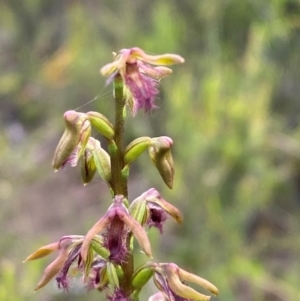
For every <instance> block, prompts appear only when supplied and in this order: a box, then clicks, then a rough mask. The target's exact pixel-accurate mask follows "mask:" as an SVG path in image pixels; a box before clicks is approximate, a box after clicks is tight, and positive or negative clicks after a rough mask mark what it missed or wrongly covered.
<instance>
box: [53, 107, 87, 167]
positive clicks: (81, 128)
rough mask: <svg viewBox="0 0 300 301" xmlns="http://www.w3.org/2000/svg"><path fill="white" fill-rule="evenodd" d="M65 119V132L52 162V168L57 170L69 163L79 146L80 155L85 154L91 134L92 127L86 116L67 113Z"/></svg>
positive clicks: (71, 112) (72, 112) (73, 112)
mask: <svg viewBox="0 0 300 301" xmlns="http://www.w3.org/2000/svg"><path fill="white" fill-rule="evenodd" d="M64 118H65V131H64V133H63V135H62V137H61V139H60V141H59V143H58V145H57V147H56V150H55V153H54V157H53V161H52V166H53V168H54V169H55V170H58V169H59V168H60V167H61V166H62V165H64V164H65V162H67V161H68V158H69V157H70V156H71V154H72V152H73V151H74V150H75V148H76V147H77V146H79V147H80V148H81V149H80V154H83V151H84V148H85V146H86V144H87V142H88V138H89V136H90V134H91V125H90V122H89V121H88V120H87V116H86V114H84V113H78V112H75V111H67V112H66V113H65V114H64ZM80 154H78V158H79V157H80ZM78 158H77V159H78ZM75 165H76V164H75Z"/></svg>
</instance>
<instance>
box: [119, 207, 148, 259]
mask: <svg viewBox="0 0 300 301" xmlns="http://www.w3.org/2000/svg"><path fill="white" fill-rule="evenodd" d="M117 214H118V216H119V218H120V219H121V220H122V221H123V222H124V223H125V224H126V226H127V227H128V228H129V230H130V231H131V232H132V233H133V235H134V236H135V238H136V239H137V241H138V243H139V245H140V246H141V247H142V249H143V251H144V252H145V254H146V255H147V256H149V257H152V252H151V245H150V241H149V239H148V236H147V233H146V231H145V230H144V228H143V227H142V226H141V225H140V224H139V223H138V222H137V221H136V220H135V219H133V218H132V217H131V216H130V215H129V214H128V213H127V212H126V211H125V210H121V209H118V211H117Z"/></svg>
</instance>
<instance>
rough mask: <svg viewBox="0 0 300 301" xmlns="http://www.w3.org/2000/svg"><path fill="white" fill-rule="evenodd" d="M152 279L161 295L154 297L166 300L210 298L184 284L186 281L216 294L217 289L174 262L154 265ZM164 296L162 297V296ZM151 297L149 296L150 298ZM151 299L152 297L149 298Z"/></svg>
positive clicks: (205, 299)
mask: <svg viewBox="0 0 300 301" xmlns="http://www.w3.org/2000/svg"><path fill="white" fill-rule="evenodd" d="M153 280H154V283H155V285H156V286H157V288H158V289H159V290H160V292H161V293H162V295H163V296H162V295H156V296H155V297H156V298H155V299H159V300H163V299H165V300H168V301H184V300H198V301H207V300H210V296H206V295H203V294H201V293H199V292H197V291H196V290H194V289H193V288H191V287H189V286H187V285H186V284H185V282H186V281H188V282H193V283H195V284H198V285H200V286H202V287H204V288H205V289H207V290H209V291H210V292H211V293H213V294H214V295H218V293H219V291H218V289H217V288H216V287H215V286H214V285H213V284H211V283H210V282H208V281H207V280H205V279H203V278H201V277H199V276H197V275H194V274H191V273H189V272H187V271H185V270H183V269H181V268H179V267H178V266H177V265H176V264H174V263H159V264H157V266H156V267H155V273H154V276H153ZM162 297H164V298H162ZM151 298H152V297H150V299H151ZM151 300H153V298H152V299H151Z"/></svg>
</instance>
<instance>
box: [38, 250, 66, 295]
mask: <svg viewBox="0 0 300 301" xmlns="http://www.w3.org/2000/svg"><path fill="white" fill-rule="evenodd" d="M67 258H68V249H62V250H61V251H60V253H59V255H58V257H57V258H56V259H55V260H54V261H53V262H51V263H50V264H49V265H48V266H47V267H46V269H45V271H44V274H43V276H42V278H41V280H40V281H39V283H38V284H37V286H36V288H35V289H34V290H35V291H37V290H38V289H40V288H42V287H43V286H45V285H46V284H47V283H48V282H49V281H50V280H51V279H52V278H53V277H54V276H55V275H56V274H57V273H58V272H59V271H60V270H61V269H62V267H63V265H64V263H65V262H66V260H67Z"/></svg>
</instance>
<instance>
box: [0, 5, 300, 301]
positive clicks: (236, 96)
mask: <svg viewBox="0 0 300 301" xmlns="http://www.w3.org/2000/svg"><path fill="white" fill-rule="evenodd" d="M132 46H139V47H141V48H143V49H145V50H147V51H148V52H149V53H151V54H160V53H165V52H173V53H178V54H181V55H182V56H183V57H185V59H186V63H185V64H184V65H180V66H175V67H174V68H173V70H174V72H173V75H172V76H170V77H169V78H166V79H164V80H163V81H162V85H161V94H160V97H159V99H158V100H157V104H158V106H159V107H160V109H159V110H156V111H155V112H153V113H152V114H150V116H145V115H143V114H142V113H141V114H139V115H138V116H137V117H136V118H134V119H133V118H131V117H130V118H128V121H127V125H126V126H127V130H126V131H127V134H126V141H127V142H128V143H129V142H130V141H131V140H132V139H134V138H136V137H138V136H141V135H148V136H160V135H169V136H170V137H172V138H173V140H174V149H173V155H174V159H175V162H176V181H175V185H174V189H173V190H172V191H170V190H168V188H166V187H165V186H164V185H163V183H162V181H161V179H160V177H159V175H158V173H157V171H156V170H155V169H154V168H153V166H152V164H151V162H150V160H149V159H148V157H147V155H143V156H142V157H141V158H140V159H139V160H138V162H137V163H135V165H134V166H133V169H132V172H131V177H130V197H131V199H132V198H135V197H137V196H138V195H139V194H141V193H142V192H143V191H145V190H147V189H149V188H150V187H156V188H157V189H158V190H160V192H161V193H162V195H163V196H164V197H165V198H166V199H167V200H168V201H170V202H173V203H174V204H175V205H176V206H177V207H179V208H180V209H181V211H182V212H183V214H184V216H185V221H184V223H183V225H181V226H178V225H175V224H174V223H173V222H172V221H169V223H168V225H167V227H166V229H165V233H164V236H162V237H161V236H159V235H158V234H157V232H156V231H155V230H151V231H150V236H151V237H152V239H153V241H154V246H153V249H154V254H155V259H156V260H158V261H162V262H166V261H172V262H176V263H177V264H178V265H180V266H181V267H184V268H185V269H187V270H189V271H191V272H194V273H196V274H199V275H201V276H203V277H205V278H207V279H209V280H210V281H212V282H213V283H214V284H216V285H217V286H218V288H219V289H220V296H219V297H218V298H213V300H220V301H271V300H272V301H289V300H291V301H296V300H300V293H299V279H300V263H299V253H300V239H299V235H300V234H299V233H300V222H299V218H300V143H299V141H300V124H299V121H300V119H299V117H300V100H299V95H300V68H299V66H300V3H299V1H298V0H273V1H272V0H266V1H262V0H244V1H240V0H186V1H182V0H168V1H161V0H151V1H137V0H123V1H121V0H110V1H108V0H106V1H105V0H102V1H100V0H85V1H79V0H26V1H20V0H1V2H0V125H1V126H0V160H1V168H0V229H1V235H0V300H3V301H8V300H12V301H23V300H24V301H27V300H30V301H35V300H41V301H69V300H72V301H79V300H87V301H89V300H104V297H103V296H102V295H99V294H97V293H95V292H89V293H88V294H87V293H86V291H85V289H84V288H83V287H82V286H80V284H79V282H77V280H74V281H73V283H72V286H71V289H70V292H69V294H67V293H63V292H62V291H59V290H57V288H56V285H55V283H54V282H53V283H50V284H49V285H48V286H47V287H46V288H44V289H42V290H40V291H38V292H37V293H35V294H33V288H34V287H35V285H36V283H37V281H38V279H39V278H40V275H41V273H42V271H43V269H44V268H45V267H46V266H47V265H48V264H49V262H50V261H51V260H52V259H51V258H50V257H49V258H45V259H44V260H39V261H35V262H30V263H27V264H25V265H22V260H23V259H24V258H25V257H26V256H27V255H28V254H29V253H31V252H32V251H33V250H35V249H36V248H38V247H39V246H41V245H44V244H47V243H49V242H52V241H56V240H57V239H59V238H60V237H61V236H63V235H65V234H84V233H86V231H87V230H88V229H89V228H90V227H91V226H92V225H93V224H94V223H95V221H96V220H97V219H98V218H99V217H100V216H101V214H103V212H104V211H105V210H106V208H107V207H108V204H109V203H110V196H109V193H108V191H107V187H106V185H105V184H104V183H103V182H102V181H101V180H100V178H96V179H95V180H94V181H93V182H92V183H91V184H89V185H88V186H86V187H83V185H82V184H81V180H80V172H79V169H78V168H75V169H72V168H66V169H64V170H63V171H59V172H58V173H54V172H53V170H52V168H51V160H52V156H53V152H54V149H55V147H56V144H57V142H58V140H59V138H60V136H61V134H62V132H63V129H64V123H63V118H62V116H63V113H64V112H65V111H66V110H70V109H78V110H80V111H83V112H86V111H89V110H98V111H101V112H102V113H103V114H105V115H107V116H112V109H113V102H112V96H111V86H105V79H104V78H102V77H101V76H100V75H99V68H100V67H101V66H102V65H104V64H105V63H107V62H110V61H111V60H112V54H111V53H112V52H113V51H118V50H119V49H121V48H129V47H132ZM142 259H143V257H141V260H142ZM154 292H155V288H154V286H153V284H151V283H150V284H149V286H147V288H146V290H145V292H144V295H143V298H142V299H143V300H147V299H146V298H147V296H149V295H150V294H153V293H154Z"/></svg>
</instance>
